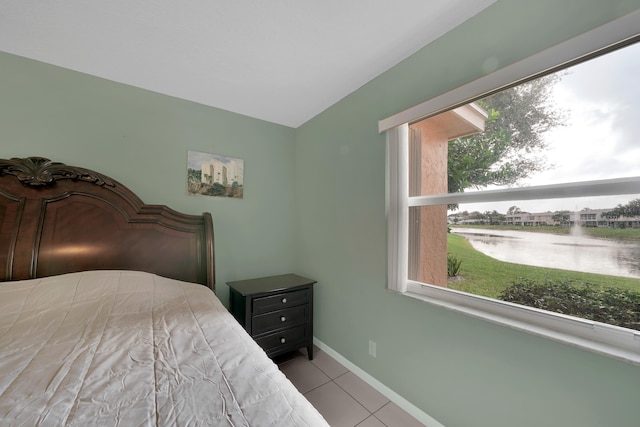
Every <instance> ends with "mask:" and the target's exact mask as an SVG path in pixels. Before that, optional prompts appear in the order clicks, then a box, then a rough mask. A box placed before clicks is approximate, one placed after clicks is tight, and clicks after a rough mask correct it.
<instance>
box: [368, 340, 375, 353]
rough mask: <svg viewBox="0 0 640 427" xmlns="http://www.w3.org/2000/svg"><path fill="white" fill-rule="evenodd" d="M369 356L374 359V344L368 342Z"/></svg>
mask: <svg viewBox="0 0 640 427" xmlns="http://www.w3.org/2000/svg"><path fill="white" fill-rule="evenodd" d="M369 355H371V356H373V357H376V343H375V341H371V340H369Z"/></svg>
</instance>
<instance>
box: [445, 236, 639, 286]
mask: <svg viewBox="0 0 640 427" xmlns="http://www.w3.org/2000/svg"><path fill="white" fill-rule="evenodd" d="M540 228H542V227H540ZM609 230H610V229H609ZM540 231H543V230H540ZM614 231H615V230H614ZM620 231H631V230H620ZM633 231H635V230H633ZM638 231H640V230H638ZM637 235H638V236H640V234H637ZM447 250H448V252H449V253H451V254H453V255H455V256H457V257H458V259H460V260H462V265H461V266H460V270H459V271H458V276H461V278H460V279H459V280H452V281H450V282H449V288H451V289H456V290H459V291H464V292H468V293H471V294H475V295H483V296H487V297H491V298H497V297H498V296H499V295H500V293H501V292H502V291H503V290H504V289H505V288H506V287H508V286H510V285H511V284H512V283H513V282H514V281H516V280H517V279H518V278H522V277H525V278H528V279H530V280H533V281H535V282H540V283H542V282H544V281H545V280H547V279H551V280H554V281H573V282H574V283H576V284H578V283H589V284H592V285H596V286H604V287H616V288H622V289H632V290H635V291H640V279H632V278H626V277H616V276H606V275H602V274H591V273H580V272H576V271H569V270H558V269H551V268H543V267H532V266H527V265H522V264H513V263H509V262H502V261H498V260H496V259H494V258H491V257H488V256H486V255H484V254H483V253H481V252H479V251H477V250H475V249H474V248H473V247H472V246H471V244H470V243H469V242H468V241H467V240H466V239H465V238H464V237H462V236H458V235H456V234H452V233H449V235H448V249H447Z"/></svg>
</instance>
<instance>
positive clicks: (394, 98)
mask: <svg viewBox="0 0 640 427" xmlns="http://www.w3.org/2000/svg"><path fill="white" fill-rule="evenodd" d="M638 8H640V1H638V0H635V1H631V0H628V1H622V0H608V1H603V0H564V1H562V2H557V1H554V0H538V1H535V2H533V1H530V0H499V1H498V2H497V3H496V4H494V5H493V6H491V7H490V8H488V9H487V10H486V11H484V12H483V13H481V14H480V15H478V16H476V17H475V18H473V19H471V20H469V21H468V22H466V23H465V24H463V25H462V26H460V27H459V28H457V29H455V30H453V31H452V32H450V33H448V34H446V35H445V36H444V37H442V38H441V39H439V40H437V41H436V42H434V43H432V44H431V45H429V46H427V47H425V48H424V49H423V50H421V51H420V52H418V53H417V54H415V55H413V56H412V57H411V58H409V59H407V60H406V61H404V62H403V63H401V64H399V65H398V66H396V67H395V68H393V69H392V70H390V71H388V72H387V73H384V74H383V75H382V76H380V77H378V78H376V79H375V80H373V81H372V82H370V83H368V84H367V85H365V86H364V87H362V88H361V89H360V90H358V91H356V92H354V93H353V94H351V95H350V96H348V97H346V98H345V99H343V100H342V101H341V102H339V103H337V104H336V105H334V106H332V107H331V108H329V109H328V110H326V111H325V112H323V113H322V114H320V115H318V116H317V117H315V118H314V119H312V120H310V121H309V122H308V123H306V124H305V125H303V126H301V127H300V128H298V129H295V130H294V129H290V128H287V127H283V126H278V125H274V124H271V123H267V122H263V121H259V120H255V119H251V118H247V117H243V116H240V115H236V114H232V113H229V112H225V111H221V110H218V109H214V108H210V107H205V106H202V105H199V104H195V103H191V102H186V101H183V100H179V99H175V98H171V97H167V96H163V95H159V94H155V93H151V92H148V91H143V90H139V89H136V88H132V87H129V86H125V85H120V84H117V83H113V82H109V81H105V80H101V79H98V78H93V77H89V76H86V75H83V74H80V73H75V72H72V71H68V70H64V69H61V68H57V67H53V66H49V65H45V64H42V63H38V62H35V61H30V60H27V59H24V58H18V57H16V56H13V55H9V54H4V53H0V157H1V158H5V157H21V156H31V155H39V156H45V157H49V158H51V159H53V160H60V161H63V162H65V163H68V164H76V165H79V166H85V167H89V168H92V169H96V170H98V171H101V172H103V173H105V174H107V175H109V176H111V177H113V178H115V179H117V180H119V181H121V182H123V183H126V184H127V185H129V186H130V187H131V188H132V190H134V191H135V192H137V193H138V194H139V195H140V196H141V198H142V199H143V200H144V201H145V202H147V203H161V204H167V205H169V206H171V207H173V208H174V209H177V210H180V211H185V212H189V213H194V214H197V213H200V212H203V211H210V212H212V214H213V217H214V227H215V233H216V243H215V249H216V255H217V257H216V265H217V282H218V287H217V292H218V294H219V296H220V298H221V299H222V300H223V301H225V302H226V301H227V297H228V289H227V287H226V286H225V285H224V282H226V281H229V280H236V279H241V278H247V277H253V276H257V275H266V274H277V273H282V272H287V271H293V272H297V273H300V274H305V275H308V276H310V277H314V278H315V279H317V280H318V285H317V287H316V304H315V322H316V323H315V335H316V336H317V337H318V338H319V339H320V340H321V341H322V342H323V343H325V344H327V345H328V346H330V347H331V348H333V349H334V350H336V351H337V352H338V353H340V354H341V355H343V356H344V357H345V358H347V359H348V360H350V361H351V362H353V363H354V364H356V365H357V366H359V367H360V368H362V369H363V370H365V371H366V372H368V373H369V374H370V375H372V376H373V377H375V378H376V379H377V380H379V381H380V382H382V383H384V384H385V385H386V386H388V387H389V388H391V389H392V390H394V391H395V392H397V393H398V394H400V395H401V396H403V397H404V398H405V399H407V400H408V401H409V402H411V403H412V404H414V405H416V406H417V407H418V408H420V409H421V410H422V411H424V412H425V413H427V414H429V415H430V416H432V417H434V418H435V419H437V420H439V421H440V422H441V423H443V424H444V425H446V426H474V427H477V426H539V425H543V426H632V425H633V426H637V425H638V420H640V405H638V397H640V392H638V384H640V368H639V367H637V366H633V365H630V364H625V363H622V362H618V361H615V360H612V359H608V358H606V357H602V356H598V355H595V354H593V353H590V352H586V351H582V350H579V349H575V348H572V347H569V346H566V345H563V344H558V343H555V342H552V341H549V340H546V339H543V338H538V337H535V336H532V335H529V334H526V333H521V332H517V331H515V330H512V329H508V328H504V327H501V326H497V325H494V324H490V323H487V322H484V321H480V320H476V319H473V318H470V317H467V316H465V315H461V314H458V313H455V312H451V311H447V310H444V309H441V308H437V307H434V306H431V305H428V304H426V303H423V302H420V301H417V300H414V299H411V298H408V297H403V296H399V295H396V294H392V293H390V292H388V291H386V290H385V286H386V223H385V212H384V211H385V190H384V188H385V187H384V186H385V170H384V164H385V148H384V137H383V136H382V135H379V134H378V133H377V121H378V120H379V119H381V118H384V117H387V116H389V115H391V114H394V113H396V112H398V111H401V110H404V109H406V108H408V107H411V106H413V105H415V104H418V103H420V102H422V101H424V100H426V99H429V98H430V97H432V96H434V95H437V94H440V93H443V92H445V91H447V90H450V89H452V88H454V87H457V86H459V85H461V84H463V83H466V82H468V81H470V80H473V79H475V78H477V77H480V76H481V75H482V74H483V73H484V72H486V71H487V70H489V69H490V68H491V66H492V64H493V65H496V64H497V65H498V66H504V65H508V64H510V63H512V62H514V61H516V60H518V59H520V58H522V57H524V56H527V55H529V54H531V53H533V52H535V51H538V50H541V49H543V48H545V47H548V46H551V45H553V44H555V43H557V42H559V41H562V40H565V39H567V38H569V37H571V36H573V35H577V34H579V33H581V32H583V31H586V30H588V29H590V28H593V27H595V26H597V25H599V24H601V23H604V22H606V21H608V20H610V19H613V18H616V17H618V16H621V15H623V14H625V13H627V12H629V11H631V10H634V9H638ZM386 30H387V29H385V31H386ZM187 150H198V151H204V152H211V153H216V154H222V155H227V156H232V157H239V158H242V159H244V160H245V198H244V199H243V200H229V199H219V198H210V197H195V196H188V195H186V192H185V179H186V171H185V165H186V155H187ZM370 339H371V340H374V341H376V342H377V357H376V358H373V357H371V356H369V355H368V341H369V340H370Z"/></svg>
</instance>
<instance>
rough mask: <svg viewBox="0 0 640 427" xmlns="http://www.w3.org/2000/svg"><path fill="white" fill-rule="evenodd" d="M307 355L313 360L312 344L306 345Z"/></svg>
mask: <svg viewBox="0 0 640 427" xmlns="http://www.w3.org/2000/svg"><path fill="white" fill-rule="evenodd" d="M307 356H309V360H313V345H310V346H308V347H307Z"/></svg>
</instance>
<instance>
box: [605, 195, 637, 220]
mask: <svg viewBox="0 0 640 427" xmlns="http://www.w3.org/2000/svg"><path fill="white" fill-rule="evenodd" d="M606 216H609V217H612V218H620V217H627V218H637V217H640V199H633V200H632V201H630V202H629V203H627V204H626V205H618V206H616V207H615V208H614V209H613V210H612V211H611V212H607V214H606Z"/></svg>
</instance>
